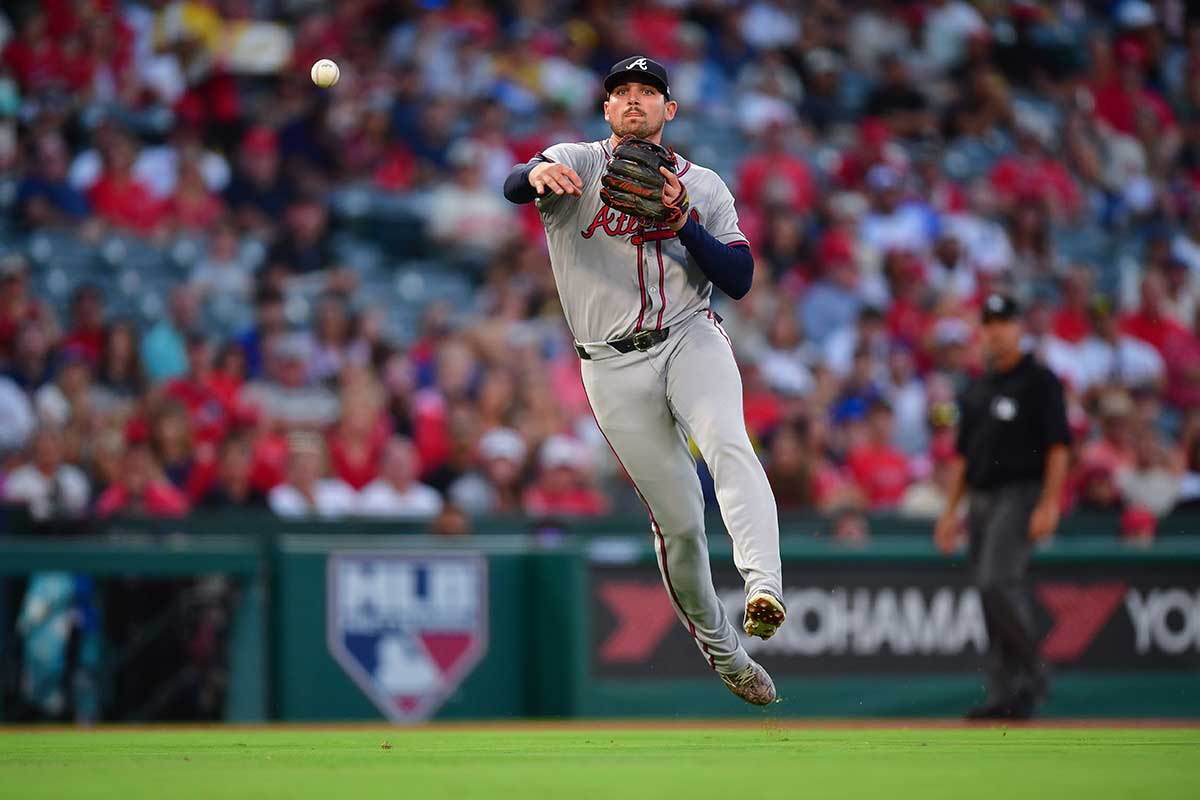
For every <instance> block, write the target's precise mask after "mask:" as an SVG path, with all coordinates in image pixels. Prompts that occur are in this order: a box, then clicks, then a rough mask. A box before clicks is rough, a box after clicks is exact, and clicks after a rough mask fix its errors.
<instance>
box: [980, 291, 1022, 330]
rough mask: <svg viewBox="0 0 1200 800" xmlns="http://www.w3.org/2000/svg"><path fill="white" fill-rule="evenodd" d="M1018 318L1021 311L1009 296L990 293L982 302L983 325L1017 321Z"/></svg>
mask: <svg viewBox="0 0 1200 800" xmlns="http://www.w3.org/2000/svg"><path fill="white" fill-rule="evenodd" d="M1020 316H1021V309H1020V307H1019V306H1018V305H1017V301H1016V300H1014V299H1012V297H1010V296H1009V295H1006V294H1002V293H1000V292H992V293H991V294H989V295H988V296H987V299H986V300H984V301H983V321H984V322H985V323H987V322H999V321H1001V320H1010V319H1017V318H1018V317H1020Z"/></svg>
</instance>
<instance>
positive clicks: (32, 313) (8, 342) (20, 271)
mask: <svg viewBox="0 0 1200 800" xmlns="http://www.w3.org/2000/svg"><path fill="white" fill-rule="evenodd" d="M48 319H49V310H48V309H47V308H46V307H45V306H44V305H43V304H42V303H41V302H40V301H38V300H37V299H36V298H34V297H33V296H32V295H31V293H30V288H29V263H28V262H27V261H26V260H25V257H24V256H23V255H21V254H20V253H15V252H10V253H5V254H4V255H3V256H0V360H6V359H8V358H9V357H10V356H11V355H12V346H13V341H14V340H15V339H16V335H17V330H18V329H19V328H20V327H21V326H22V325H23V324H24V323H25V322H28V321H39V322H43V323H45V322H47V321H48Z"/></svg>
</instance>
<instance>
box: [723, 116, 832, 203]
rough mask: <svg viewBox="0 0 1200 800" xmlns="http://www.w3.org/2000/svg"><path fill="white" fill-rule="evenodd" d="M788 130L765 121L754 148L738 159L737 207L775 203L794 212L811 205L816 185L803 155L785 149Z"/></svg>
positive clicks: (789, 136)
mask: <svg viewBox="0 0 1200 800" xmlns="http://www.w3.org/2000/svg"><path fill="white" fill-rule="evenodd" d="M790 134H791V131H789V129H788V128H786V127H785V126H783V125H780V124H772V125H769V126H768V127H767V129H766V130H765V131H764V132H763V133H762V135H761V137H759V142H758V147H756V148H755V151H756V152H754V154H753V155H751V156H749V157H748V158H746V159H745V160H743V161H742V165H741V169H740V170H739V171H738V180H737V192H736V193H735V196H736V197H737V201H738V205H739V208H741V207H742V206H745V207H747V208H750V209H755V210H760V211H761V210H762V209H765V208H766V207H767V206H777V207H781V208H786V209H788V210H790V211H793V212H795V213H804V212H806V211H808V210H809V209H810V208H812V206H813V202H814V200H815V188H816V187H815V186H814V185H813V177H812V172H811V170H810V169H809V167H808V164H806V163H805V162H804V159H802V158H800V157H799V156H796V155H794V154H793V153H791V152H789V151H788V149H787V142H788V141H789V139H791V138H793V136H791V135H790Z"/></svg>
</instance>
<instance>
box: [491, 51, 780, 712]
mask: <svg viewBox="0 0 1200 800" xmlns="http://www.w3.org/2000/svg"><path fill="white" fill-rule="evenodd" d="M604 88H605V91H606V93H607V96H608V99H607V100H606V101H605V103H604V118H605V120H606V121H607V122H608V124H609V126H610V127H611V128H612V136H611V137H609V138H607V139H602V140H600V141H596V142H579V143H570V144H556V145H554V146H553V147H549V148H547V149H546V150H545V151H543V152H541V153H539V154H538V155H537V156H535V157H534V158H533V159H532V160H530V161H529V162H528V163H527V164H520V165H517V166H516V167H514V168H513V170H512V172H511V173H510V174H509V176H508V179H507V180H506V181H505V184H504V195H505V197H507V198H508V199H509V200H510V201H512V202H514V203H528V202H533V201H536V202H537V205H538V210H539V212H540V214H541V218H542V222H543V224H544V226H545V229H546V238H547V241H548V242H549V248H550V263H551V265H552V266H553V269H554V278H555V282H556V284H557V286H558V293H559V297H560V298H561V301H562V307H563V310H564V314H565V316H566V320H567V325H568V326H569V328H570V330H571V333H572V335H573V336H574V338H575V342H576V344H575V348H576V350H577V351H578V353H579V357H580V358H581V359H582V360H583V369H582V371H583V385H584V389H585V390H586V391H587V395H588V399H589V401H590V402H591V406H592V411H593V413H594V414H595V416H596V422H597V423H598V424H599V426H600V430H601V431H602V432H603V433H604V436H605V437H606V438H607V439H608V443H609V445H610V446H611V447H612V449H613V452H614V453H615V454H616V456H617V459H618V460H619V461H620V462H621V465H622V466H623V467H624V469H625V471H626V472H627V473H628V474H629V477H630V479H631V480H632V481H633V484H634V486H635V487H636V489H637V492H638V494H639V495H640V497H641V499H642V501H643V502H644V503H645V504H646V508H647V510H648V511H649V513H650V527H651V532H652V534H653V537H654V546H655V552H656V554H657V557H658V565H659V569H660V571H661V572H662V576H663V583H664V585H665V586H666V590H667V593H668V595H669V596H670V599H671V602H672V604H673V605H674V608H675V612H676V614H678V616H679V619H680V621H681V622H682V623H683V624H684V626H685V627H686V628H687V629H688V632H689V633H691V635H692V637H693V638H694V639H695V641H696V645H697V647H698V648H699V649H700V651H701V653H702V654H703V656H704V658H705V659H706V660H707V662H708V664H709V665H710V666H711V667H712V668H713V669H714V670H716V671H717V673H718V674H719V675H720V677H721V679H722V680H723V681H724V682H725V684H726V685H727V686H728V687H729V688H730V690H731V691H732V692H733V693H734V694H736V695H737V696H739V697H741V698H742V699H744V700H746V701H747V702H750V703H755V704H759V705H766V704H767V703H770V702H772V701H774V700H775V685H774V683H773V681H772V680H771V677H770V675H768V674H767V672H766V670H765V669H763V668H762V666H760V665H759V664H758V663H756V662H755V661H754V660H752V659H751V658H750V656H749V655H748V654H747V653H746V651H745V649H744V648H743V647H742V645H741V642H740V640H739V638H738V633H737V629H736V628H735V627H734V626H733V624H732V623H731V622H730V620H729V619H728V617H727V616H726V614H725V610H724V608H723V607H722V605H721V602H720V600H719V599H718V597H717V594H716V592H715V591H714V589H713V585H712V575H711V573H710V570H709V555H708V542H707V539H706V537H705V532H704V498H703V495H702V493H701V489H700V481H699V478H698V477H697V475H696V465H695V462H694V461H693V459H692V456H691V453H690V451H689V449H688V438H689V437H690V438H691V439H692V440H693V441H694V442H695V443H696V445H697V447H698V448H699V449H700V452H701V454H702V455H703V456H704V459H705V461H706V462H707V463H708V466H709V468H710V469H711V471H712V474H713V477H714V480H715V483H716V490H717V499H718V501H719V503H720V506H721V514H722V518H723V519H724V521H725V527H726V529H727V530H728V531H729V533H730V536H731V537H732V538H733V545H734V562H735V564H736V565H737V568H738V570H739V571H740V572H741V574H742V577H743V579H744V580H745V583H746V597H747V601H746V612H745V617H744V619H743V627H744V629H745V630H746V632H747V633H748V634H750V635H753V636H760V637H762V638H763V639H767V638H769V637H770V636H771V635H773V634H774V633H775V631H776V630H777V629H778V628H779V626H780V625H781V624H782V623H783V619H784V615H785V613H786V611H785V608H784V604H783V593H782V578H781V574H780V572H781V570H780V559H779V521H778V517H777V513H776V509H775V498H774V496H773V495H772V494H771V488H770V485H769V484H768V483H767V477H766V473H765V472H764V470H763V468H762V465H761V464H760V463H759V460H758V457H757V456H756V455H755V453H754V449H753V448H752V446H751V444H750V439H749V437H748V436H747V434H746V424H745V420H744V418H743V415H742V383H741V378H740V376H739V374H738V368H737V364H736V363H735V361H734V357H733V350H732V348H731V346H730V343H729V338H728V337H727V336H726V334H725V331H724V330H723V329H722V327H721V319H720V317H719V316H717V315H716V314H715V313H713V311H712V309H711V308H710V297H711V295H712V287H713V286H714V285H715V286H717V287H718V288H720V289H721V290H722V291H724V292H725V293H726V294H728V295H729V296H731V297H733V298H735V299H737V298H740V297H742V296H744V295H745V294H746V292H747V291H749V289H750V281H751V277H752V275H753V270H754V259H753V257H752V256H751V254H750V248H749V246H748V245H747V243H746V237H745V236H743V235H742V232H741V231H740V230H738V218H737V212H736V211H735V210H734V205H733V196H732V195H731V194H730V192H729V189H728V188H727V187H726V186H725V184H724V182H723V181H722V180H721V179H720V178H719V177H718V176H717V175H716V173H714V172H713V171H711V170H709V169H706V168H704V167H701V166H699V165H698V164H694V163H692V162H690V161H688V160H686V159H685V158H683V157H682V156H679V155H676V154H674V153H673V152H671V151H670V150H668V149H666V148H665V147H663V146H662V144H661V141H662V133H663V127H664V125H665V124H666V123H667V122H669V121H670V120H671V119H673V118H674V117H675V113H676V110H677V106H676V103H675V102H674V101H673V100H671V92H670V87H669V83H668V81H667V71H666V69H664V68H663V66H662V65H661V64H659V63H657V62H655V61H653V60H651V59H649V58H645V57H642V56H635V57H632V58H626V59H624V60H622V61H620V62H618V63H617V64H616V65H614V66H613V68H612V70H611V71H610V72H609V74H608V77H607V78H606V79H605V81H604Z"/></svg>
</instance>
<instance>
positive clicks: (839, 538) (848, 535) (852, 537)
mask: <svg viewBox="0 0 1200 800" xmlns="http://www.w3.org/2000/svg"><path fill="white" fill-rule="evenodd" d="M831 532H832V535H833V543H834V544H836V545H839V546H842V547H849V548H853V549H855V550H858V549H862V548H865V547H866V546H867V545H869V544H870V543H871V526H870V523H869V522H868V521H867V517H866V515H865V514H863V512H862V511H860V510H859V509H856V508H853V507H847V508H842V509H839V510H837V511H835V512H834V514H833V519H832V521H831Z"/></svg>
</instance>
